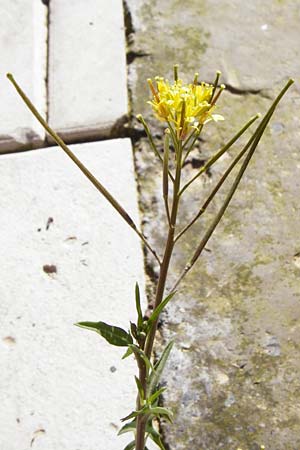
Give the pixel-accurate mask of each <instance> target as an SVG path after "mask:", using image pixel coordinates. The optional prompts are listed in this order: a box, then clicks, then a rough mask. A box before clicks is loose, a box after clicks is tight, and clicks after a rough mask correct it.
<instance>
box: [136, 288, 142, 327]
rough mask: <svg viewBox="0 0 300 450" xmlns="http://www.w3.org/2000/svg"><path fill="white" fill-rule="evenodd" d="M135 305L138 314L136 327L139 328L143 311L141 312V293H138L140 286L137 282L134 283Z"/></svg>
mask: <svg viewBox="0 0 300 450" xmlns="http://www.w3.org/2000/svg"><path fill="white" fill-rule="evenodd" d="M135 306H136V311H137V315H138V322H137V324H138V329H139V330H141V329H142V326H143V313H142V307H141V295H140V288H139V285H138V283H136V285H135Z"/></svg>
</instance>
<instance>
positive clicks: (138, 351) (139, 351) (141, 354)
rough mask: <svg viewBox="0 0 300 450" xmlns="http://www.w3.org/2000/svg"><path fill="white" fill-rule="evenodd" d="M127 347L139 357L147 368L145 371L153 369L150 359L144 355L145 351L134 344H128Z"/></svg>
mask: <svg viewBox="0 0 300 450" xmlns="http://www.w3.org/2000/svg"><path fill="white" fill-rule="evenodd" d="M128 347H129V348H130V349H131V350H132V351H133V353H134V354H135V355H136V356H137V357H138V358H141V359H142V360H143V361H144V363H145V365H146V368H147V371H148V372H149V371H150V370H153V365H152V364H151V361H150V360H149V358H148V357H147V356H146V355H145V352H144V351H143V350H142V349H140V348H139V347H137V346H136V345H134V344H130V345H128Z"/></svg>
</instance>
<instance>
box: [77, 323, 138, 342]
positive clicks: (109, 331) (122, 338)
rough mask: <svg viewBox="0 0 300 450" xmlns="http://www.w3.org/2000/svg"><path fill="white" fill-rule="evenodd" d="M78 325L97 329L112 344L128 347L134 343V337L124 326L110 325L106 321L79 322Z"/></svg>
mask: <svg viewBox="0 0 300 450" xmlns="http://www.w3.org/2000/svg"><path fill="white" fill-rule="evenodd" d="M75 325H76V326H77V327H80V328H85V329H87V330H92V331H95V332H96V333H98V334H100V336H102V337H103V338H104V339H106V340H107V342H109V343H110V344H111V345H116V346H117V347H127V346H128V345H130V344H132V343H133V340H132V337H131V336H130V334H129V333H127V332H126V331H125V330H123V328H119V327H115V326H113V325H108V324H107V323H104V322H78V323H75Z"/></svg>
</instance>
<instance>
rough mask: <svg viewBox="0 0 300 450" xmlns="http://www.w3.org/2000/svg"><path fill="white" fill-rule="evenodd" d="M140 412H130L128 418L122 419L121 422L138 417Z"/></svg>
mask: <svg viewBox="0 0 300 450" xmlns="http://www.w3.org/2000/svg"><path fill="white" fill-rule="evenodd" d="M139 413H140V411H132V412H131V413H130V414H128V416H126V417H122V419H121V422H126V420H129V419H134V418H135V417H137V416H138V415H139Z"/></svg>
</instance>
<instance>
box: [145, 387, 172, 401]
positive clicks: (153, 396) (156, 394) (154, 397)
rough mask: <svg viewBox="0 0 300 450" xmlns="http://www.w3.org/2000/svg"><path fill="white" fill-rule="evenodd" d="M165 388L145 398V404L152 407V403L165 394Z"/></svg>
mask: <svg viewBox="0 0 300 450" xmlns="http://www.w3.org/2000/svg"><path fill="white" fill-rule="evenodd" d="M166 389H167V388H165V387H162V388H160V389H158V390H157V391H155V392H154V393H153V394H152V395H150V397H148V398H147V403H148V404H149V405H153V403H155V402H156V401H157V400H158V397H159V396H160V395H161V394H162V393H163V392H165V390H166Z"/></svg>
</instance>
